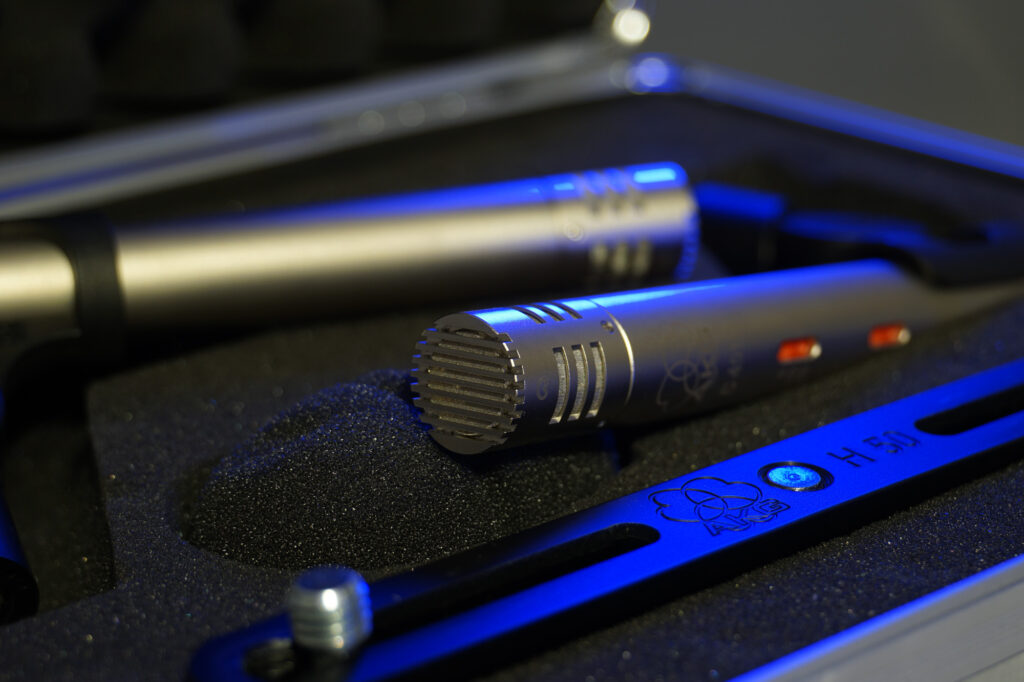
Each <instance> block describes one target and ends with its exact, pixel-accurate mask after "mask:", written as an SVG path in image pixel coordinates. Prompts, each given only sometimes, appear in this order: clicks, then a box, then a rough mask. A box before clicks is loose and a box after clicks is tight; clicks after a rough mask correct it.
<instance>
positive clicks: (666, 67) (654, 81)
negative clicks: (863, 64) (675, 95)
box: [626, 54, 683, 94]
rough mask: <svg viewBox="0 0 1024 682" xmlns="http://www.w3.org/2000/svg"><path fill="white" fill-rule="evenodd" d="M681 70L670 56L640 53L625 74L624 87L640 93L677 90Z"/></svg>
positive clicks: (680, 79) (681, 74) (679, 87)
mask: <svg viewBox="0 0 1024 682" xmlns="http://www.w3.org/2000/svg"><path fill="white" fill-rule="evenodd" d="M682 76H683V71H682V69H680V68H679V65H678V64H676V63H675V62H674V61H673V60H672V58H671V57H668V56H662V55H657V54H644V55H640V56H639V57H638V58H637V59H636V60H634V62H633V65H632V66H631V67H630V69H629V71H628V73H627V75H626V87H628V88H629V89H630V90H631V91H633V92H636V93H641V94H646V93H658V92H678V91H679V90H680V89H681V87H682Z"/></svg>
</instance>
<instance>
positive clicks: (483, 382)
mask: <svg viewBox="0 0 1024 682" xmlns="http://www.w3.org/2000/svg"><path fill="white" fill-rule="evenodd" d="M417 350H418V353H417V354H416V355H415V356H414V359H413V361H414V363H415V368H414V369H413V377H414V382H413V386H412V390H413V393H414V394H415V402H416V405H417V407H419V408H420V409H421V410H422V415H421V420H422V421H423V422H424V423H425V424H428V425H429V426H430V427H431V430H430V434H431V436H432V437H433V438H434V440H435V441H437V442H438V443H439V444H440V445H442V446H443V447H445V448H447V449H448V450H451V451H452V452H456V453H459V454H463V455H475V454H479V453H482V452H485V451H487V450H490V449H492V448H496V447H499V446H501V447H505V446H511V445H519V444H523V443H528V442H531V441H536V440H540V439H546V438H551V437H553V436H556V435H567V434H568V433H571V432H583V431H589V430H593V429H595V428H597V427H599V426H601V425H602V424H603V423H604V420H605V417H606V416H607V415H609V414H614V413H615V412H616V411H617V410H618V409H620V408H621V407H622V406H623V405H625V403H626V402H627V400H628V398H629V391H630V387H631V386H632V380H633V377H632V373H633V370H632V362H631V359H630V351H629V346H628V342H627V341H626V339H625V336H624V335H623V333H622V330H621V329H620V328H619V326H618V323H617V322H616V321H615V319H614V318H613V317H611V316H610V315H609V314H608V313H607V311H606V310H605V309H603V308H601V307H600V306H598V305H596V304H594V303H592V302H591V301H589V300H587V299H575V300H573V301H570V302H564V301H563V302H552V303H534V304H529V305H523V306H512V307H509V308H495V309H491V310H480V311H474V312H468V313H457V314H454V315H448V316H446V317H443V318H441V319H440V320H438V321H437V322H436V323H435V326H434V327H432V328H430V329H427V330H426V331H425V332H424V333H423V338H422V340H421V341H420V342H419V344H418V347H417Z"/></svg>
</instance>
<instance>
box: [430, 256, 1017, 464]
mask: <svg viewBox="0 0 1024 682" xmlns="http://www.w3.org/2000/svg"><path fill="white" fill-rule="evenodd" d="M1022 294H1024V283H1021V282H1017V283H1010V284H1001V285H988V286H981V287H964V288H957V289H950V290H945V291H942V290H937V289H933V288H931V287H929V286H927V285H926V284H924V283H923V282H921V281H920V280H919V279H917V278H916V277H914V276H912V275H910V274H909V273H907V272H905V271H903V270H902V269H901V268H899V267H897V266H896V265H893V264H891V263H889V262H888V261H884V260H864V261H852V262H848V263H841V264H835V265H824V266H816V267H809V268H800V269H794V270H783V271H776V272H769V273H763V274H756V275H747V276H742V277H731V278H727V279H722V280H714V281H706V282H695V283H690V284H678V285H670V286H664V287H654V288H650V289H640V290H636V291H626V292H621V293H613V294H605V295H600V296H590V297H586V298H574V299H565V300H560V301H553V302H548V303H534V304H529V305H521V306H511V307H508V308H495V309H490V310H479V311H473V312H465V313H457V314H454V315H448V316H446V317H442V318H441V319H439V320H438V321H437V322H436V323H435V326H434V327H433V328H431V329H428V330H426V331H425V332H424V335H423V339H422V340H421V341H420V342H419V345H418V347H417V350H418V353H417V355H416V356H415V357H414V364H415V368H414V369H413V375H414V385H413V392H414V394H415V395H416V402H417V406H418V407H419V408H420V409H421V410H422V415H421V419H422V420H423V422H424V423H426V424H428V425H429V426H430V427H431V431H430V433H431V435H432V436H433V438H434V439H435V440H436V441H437V442H438V443H440V444H441V445H442V446H444V447H445V448H447V449H449V450H451V451H453V452H456V453H460V454H478V453H481V452H485V451H487V450H490V449H492V448H496V447H511V446H516V445H522V444H525V443H530V442H534V441H539V440H545V439H548V438H552V437H556V436H562V435H569V434H574V433H580V432H585V431H592V430H594V429H596V428H599V427H601V426H604V425H606V424H608V425H628V424H640V423H645V422H652V421H657V420H663V419H671V418H678V417H683V416H686V415H689V414H694V413H698V412H702V411H706V410H710V409H714V408H717V407H721V406H724V405H728V404H732V403H735V402H737V401H740V400H743V399H746V398H749V397H752V396H755V395H758V394H762V393H765V392H767V391H770V390H776V389H781V388H784V387H786V386H788V385H792V384H794V383H797V382H800V381H805V380H807V379H810V378H812V377H815V376H819V375H821V374H824V373H826V372H828V371H831V370H834V369H837V368H839V367H842V366H843V365H846V364H848V363H850V362H853V361H855V360H857V359H860V358H863V357H867V356H869V355H871V354H872V353H876V352H881V351H884V350H885V349H887V348H891V347H893V346H900V345H904V344H905V343H907V342H908V341H909V340H910V338H911V334H912V333H917V332H919V331H923V330H925V329H928V328H930V327H933V326H935V325H937V324H941V323H942V322H946V321H949V320H952V319H956V318H958V317H960V316H963V315H967V314H970V313H972V312H975V311H979V310H983V309H985V308H987V307H989V306H992V305H995V304H998V303H1000V302H1005V301H1008V300H1011V299H1012V298H1014V297H1018V296H1020V295H1022Z"/></svg>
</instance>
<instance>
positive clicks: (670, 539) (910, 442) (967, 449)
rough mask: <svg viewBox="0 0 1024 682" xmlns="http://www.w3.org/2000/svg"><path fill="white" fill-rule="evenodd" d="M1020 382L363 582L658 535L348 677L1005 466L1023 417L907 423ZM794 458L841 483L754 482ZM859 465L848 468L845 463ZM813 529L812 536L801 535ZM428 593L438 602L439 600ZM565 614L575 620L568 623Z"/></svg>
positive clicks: (196, 665) (975, 388)
mask: <svg viewBox="0 0 1024 682" xmlns="http://www.w3.org/2000/svg"><path fill="white" fill-rule="evenodd" d="M1022 383H1024V360H1017V361H1015V362H1012V363H1009V364H1006V365H1003V366H1001V367H997V368H994V369H991V370H987V371H985V372H982V373H979V374H975V375H973V376H970V377H967V378H964V379H960V380H958V381H956V382H953V383H951V384H947V385H945V386H940V387H938V388H935V389H932V390H930V391H926V392H924V393H919V394H917V395H915V396H911V397H909V398H905V399H903V400H900V401H897V402H894V403H890V404H888V405H884V406H882V407H879V408H876V409H874V410H870V411H868V412H864V413H861V414H858V415H854V416H853V417H849V418H847V419H844V420H842V421H839V422H836V423H833V424H829V425H827V426H824V427H821V428H818V429H814V430H811V431H807V432H805V433H802V434H800V435H797V436H794V437H792V438H789V439H787V440H784V441H780V442H778V443H774V444H771V445H768V446H765V447H763V448H760V449H758V450H754V451H752V452H749V453H746V454H744V455H741V456H739V457H734V458H732V459H727V460H724V461H722V462H718V463H715V464H712V465H711V466H709V467H706V468H704V469H702V470H700V471H694V472H691V473H688V474H686V475H684V476H681V477H678V478H675V479H672V480H669V481H665V482H664V483H662V484H660V485H658V486H655V487H652V488H648V489H645V490H641V491H639V492H636V493H633V494H631V495H627V496H626V497H622V498H619V499H617V500H613V501H611V502H606V503H604V504H602V505H599V506H597V507H592V508H590V509H587V510H585V511H581V512H577V513H575V514H572V515H570V516H565V517H562V518H559V519H557V520H555V521H552V522H550V523H548V524H545V525H543V526H539V527H537V528H534V529H532V530H529V531H526V532H525V533H523V534H521V535H519V536H515V537H513V538H506V539H504V540H502V541H500V545H498V546H496V547H493V548H491V549H490V550H488V551H489V552H490V554H489V555H488V556H489V557H490V558H489V559H488V560H487V561H486V562H484V563H483V564H481V563H477V562H476V560H474V559H472V558H470V559H466V561H467V563H466V564H464V565H462V567H461V569H460V570H459V571H456V572H454V573H453V572H451V571H450V570H449V568H450V567H451V564H450V563H444V564H438V565H434V566H433V567H432V566H431V565H429V564H428V565H427V566H421V567H418V568H417V569H416V570H415V571H413V572H409V573H407V574H404V575H403V576H399V577H398V580H397V581H396V579H395V578H388V579H384V580H382V581H380V582H379V583H374V584H371V585H370V594H371V598H372V600H373V604H374V609H375V614H374V615H375V616H377V615H378V612H377V611H378V609H384V608H386V607H387V606H388V605H400V604H401V603H402V601H403V600H405V599H409V600H413V599H416V598H417V595H428V594H429V593H430V591H431V590H433V589H435V588H442V589H443V588H445V587H458V585H457V583H453V582H452V581H454V580H458V579H460V578H469V579H472V578H473V577H474V576H480V575H484V574H485V573H483V571H485V570H486V569H487V568H488V567H490V566H498V565H503V564H505V563H506V562H508V561H510V560H515V559H517V558H528V557H530V556H534V555H535V554H536V553H537V552H540V551H543V550H544V549H546V548H555V547H561V546H563V545H565V544H566V543H568V542H572V541H574V540H577V539H580V538H584V537H586V536H589V535H591V534H593V533H595V532H598V531H603V530H606V529H608V528H609V527H612V526H613V525H615V524H632V523H636V524H643V525H647V526H649V527H650V528H652V529H653V530H654V531H656V532H657V533H658V539H657V540H656V541H654V542H651V543H650V544H648V545H645V546H643V547H640V548H638V549H634V550H632V551H629V552H626V553H624V554H619V555H616V556H614V557H611V558H606V559H603V560H600V561H597V562H596V563H590V564H587V565H586V566H584V567H582V568H577V569H574V570H573V571H572V572H571V573H566V574H563V575H559V576H558V577H555V578H551V579H543V580H539V581H538V582H536V583H530V584H529V585H526V586H523V587H522V588H516V590H517V591H515V592H514V593H509V594H508V595H507V596H503V597H499V598H497V599H494V600H490V601H487V602H486V603H481V604H476V605H472V606H468V607H466V608H465V609H460V610H455V611H452V612H446V613H445V614H444V615H443V617H440V618H438V619H436V620H431V621H429V622H427V623H421V624H414V625H413V626H412V627H410V628H409V629H405V630H400V631H396V632H395V633H393V634H391V633H389V634H388V635H384V636H383V637H379V638H375V639H372V640H371V641H370V642H369V643H368V644H367V646H366V647H365V648H364V649H363V650H362V652H361V653H360V655H359V657H358V658H357V659H355V660H354V661H353V667H352V669H351V670H350V672H349V675H348V677H347V678H346V679H347V680H348V682H360V681H362V680H376V679H390V678H393V677H396V676H398V675H404V674H408V673H410V672H415V671H416V668H417V667H418V666H422V665H425V664H431V663H438V662H440V661H441V660H442V659H444V658H445V657H446V656H449V655H453V654H460V653H461V654H468V653H471V652H473V651H474V650H476V651H480V649H478V648H477V647H480V646H481V645H485V644H486V645H494V644H495V643H500V642H501V641H502V638H506V637H509V636H513V635H516V636H519V637H521V638H524V639H523V640H520V641H524V640H525V637H526V636H527V635H530V636H541V637H542V639H541V640H540V641H543V642H547V643H550V638H551V632H550V631H543V628H544V626H545V625H550V624H551V623H552V622H554V621H555V619H558V624H559V628H561V629H562V630H564V629H566V628H571V627H575V626H577V625H578V626H581V627H584V628H586V627H588V626H589V625H590V623H589V622H588V621H587V620H586V619H588V614H589V613H592V611H588V610H586V609H585V608H584V607H590V609H593V608H594V607H595V606H601V607H602V608H603V607H604V606H605V605H606V602H605V601H603V600H607V599H611V598H613V597H616V594H617V593H621V592H622V591H624V590H627V589H628V590H629V599H631V600H637V599H640V600H650V601H652V602H655V600H657V601H656V602H655V603H664V599H665V596H666V595H665V591H664V590H665V587H664V586H665V585H666V584H668V583H667V581H666V580H665V578H668V577H669V576H671V575H672V573H671V572H672V571H676V570H679V569H682V568H684V567H685V566H687V565H694V563H693V562H698V561H699V562H701V565H703V566H704V567H705V568H704V569H703V570H707V566H710V565H711V564H710V562H712V561H715V560H716V559H715V558H716V557H724V556H726V555H732V556H735V555H736V554H737V553H738V552H741V551H752V552H760V551H763V550H764V548H768V547H771V546H772V545H773V543H774V542H775V541H777V540H781V541H782V544H788V540H796V541H798V542H803V541H804V539H805V538H807V539H808V541H810V540H813V539H814V537H813V536H814V535H815V534H816V533H818V532H820V533H821V534H822V535H824V534H826V533H827V532H828V529H829V528H830V526H831V523H832V521H833V520H834V519H836V518H842V519H843V520H844V521H850V520H851V519H857V518H859V515H860V514H862V513H863V514H865V515H866V517H865V518H864V520H865V521H867V520H868V518H869V517H870V516H871V514H872V513H873V512H872V509H873V508H874V506H875V505H874V500H876V499H877V494H878V493H879V492H881V491H883V490H892V491H896V490H899V488H896V487H895V486H905V487H906V488H907V489H909V488H910V487H911V486H914V485H915V479H916V478H917V477H918V476H920V475H922V474H928V473H930V472H934V471H936V470H937V469H939V468H941V467H948V466H949V465H952V464H955V463H964V464H966V463H968V462H970V465H971V466H972V467H979V468H980V469H981V470H984V469H985V468H986V467H991V466H995V465H999V464H1002V463H1005V462H1006V461H1007V460H1008V459H1010V458H1012V457H1013V456H1014V455H1016V454H1017V453H1018V452H1019V448H1013V447H1012V446H1013V444H1016V443H1019V442H1020V439H1021V437H1022V435H1024V411H1020V412H1016V413H1014V414H1009V415H1005V416H1002V417H999V418H996V419H993V420H992V421H989V422H987V423H985V424H982V425H978V426H976V427H973V428H971V429H969V430H967V431H965V432H963V433H958V434H954V435H948V436H938V435H935V434H930V433H928V432H925V431H921V430H919V429H917V427H916V426H915V425H916V424H917V423H918V422H919V421H920V420H922V419H925V418H928V417H932V416H934V415H936V414H937V413H942V412H943V411H947V410H949V409H950V408H953V407H956V406H961V405H965V404H968V403H971V402H974V401H976V400H979V399H985V398H987V397H989V396H992V395H995V394H997V393H999V392H1002V391H1006V390H1008V389H1013V388H1016V387H1018V386H1020V385H1021V384H1022ZM868 434H877V437H876V438H871V439H869V440H870V441H872V442H874V441H877V442H878V443H879V444H880V445H879V446H877V447H876V446H875V445H871V443H870V442H869V440H864V439H865V436H866V435H868ZM837 443H864V446H858V450H860V451H861V452H862V454H858V453H852V452H843V451H839V450H837ZM865 447H871V448H872V449H871V450H870V455H869V456H870V458H871V459H867V458H864V457H863V455H864V454H868V452H867V451H865V450H864V448H865ZM794 456H799V457H800V458H801V460H802V462H803V464H804V466H806V467H807V468H811V467H814V468H815V470H816V471H817V472H818V473H819V474H821V476H822V478H823V479H827V478H828V477H829V474H828V473H827V472H828V471H830V470H831V471H835V470H836V467H842V472H843V473H842V476H841V477H840V476H837V477H836V481H835V482H834V484H833V485H831V486H829V487H826V488H819V490H820V492H816V493H815V494H813V495H810V494H805V493H802V492H794V491H793V490H785V489H779V488H776V487H774V486H771V487H769V486H767V485H765V484H763V481H761V479H760V476H759V473H758V472H759V471H761V470H762V469H763V468H764V467H768V468H769V470H771V469H775V468H778V467H780V466H785V465H788V464H790V458H792V457H794ZM858 457H859V458H860V460H859V461H853V462H851V461H849V460H850V459H851V458H858ZM822 472H826V473H822ZM822 482H825V481H822ZM954 482H955V481H954ZM715 505H718V507H719V509H720V510H721V511H722V513H721V514H719V515H716V514H714V513H710V514H709V513H708V512H714V511H715V509H714V506H715ZM806 521H810V523H805V522H806ZM811 528H816V529H818V530H817V531H814V533H811V534H810V536H809V535H808V529H811ZM748 540H757V541H758V544H757V545H756V546H754V547H753V548H751V549H750V550H746V549H744V548H743V547H744V546H743V543H744V542H746V541H748ZM747 547H750V545H747ZM758 548H762V549H758ZM726 550H728V551H726ZM470 556H479V555H470ZM450 559H451V558H450ZM450 559H446V560H444V561H446V562H447V561H449V560H450ZM659 579H660V580H659ZM647 581H652V582H651V583H649V584H651V585H652V588H651V590H650V592H649V593H646V594H644V593H642V592H641V591H640V588H641V585H642V583H644V582H647ZM396 586H397V587H398V588H399V589H397V590H396V589H395V588H396ZM653 586H657V588H656V589H654V587H653ZM680 589H683V588H682V587H680ZM438 593H441V594H443V592H441V590H439V591H438ZM570 616H573V617H576V618H579V619H581V620H580V622H579V623H576V622H574V621H573V620H571V619H570ZM530 627H538V628H539V630H538V631H537V633H536V634H531V633H530V631H528V630H527V628H530ZM287 636H288V623H287V619H286V617H285V616H279V617H278V618H275V619H272V620H269V621H265V622H263V623H258V624H256V625H254V626H250V627H248V628H246V629H244V630H241V631H239V632H236V633H234V634H231V635H227V636H225V637H221V638H218V639H216V640H213V641H211V642H209V643H208V644H207V645H205V646H204V647H203V648H202V649H201V650H200V651H199V652H198V654H197V655H196V657H195V659H194V660H193V663H192V667H191V674H192V677H193V678H194V679H196V680H197V682H212V681H213V680H217V681H218V682H223V681H228V680H239V681H241V680H251V679H252V678H251V677H248V676H247V674H246V672H245V670H244V667H243V662H244V658H245V652H246V651H248V650H249V649H251V648H252V647H253V646H256V645H258V644H259V643H261V642H266V641H267V640H269V639H273V638H280V637H287ZM505 641H507V640H505Z"/></svg>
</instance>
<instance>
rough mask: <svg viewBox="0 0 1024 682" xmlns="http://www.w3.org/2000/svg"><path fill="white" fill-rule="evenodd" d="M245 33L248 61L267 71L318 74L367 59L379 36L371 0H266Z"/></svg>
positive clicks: (350, 68) (349, 68)
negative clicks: (246, 35)
mask: <svg viewBox="0 0 1024 682" xmlns="http://www.w3.org/2000/svg"><path fill="white" fill-rule="evenodd" d="M252 21H253V23H252V27H251V29H250V31H249V35H248V56H247V59H248V65H249V66H250V68H252V69H253V70H254V71H256V72H258V73H260V74H263V75H270V76H278V77H289V78H299V79H303V78H305V79H321V78H327V77H331V76H338V75H345V74H348V73H352V72H355V71H359V70H362V69H366V68H368V67H370V66H371V65H372V64H373V61H374V59H375V58H376V57H377V47H378V44H379V43H380V41H381V22H382V18H381V11H380V7H379V3H378V2H377V1H376V0H343V1H339V0H269V1H268V2H265V3H263V4H262V6H260V7H259V10H258V13H257V14H256V16H255V17H254V18H253V20H252Z"/></svg>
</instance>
